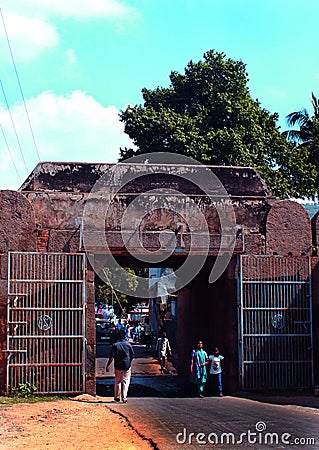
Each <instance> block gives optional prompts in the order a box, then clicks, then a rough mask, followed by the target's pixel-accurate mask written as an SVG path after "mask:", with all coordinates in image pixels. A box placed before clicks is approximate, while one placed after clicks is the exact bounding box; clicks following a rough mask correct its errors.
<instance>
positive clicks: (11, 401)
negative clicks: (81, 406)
mask: <svg viewBox="0 0 319 450" xmlns="http://www.w3.org/2000/svg"><path fill="white" fill-rule="evenodd" d="M57 400H68V397H66V396H62V395H30V396H28V397H16V396H10V397H7V396H0V407H1V406H10V405H16V404H19V403H39V402H55V401H57Z"/></svg>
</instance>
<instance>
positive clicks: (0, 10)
mask: <svg viewBox="0 0 319 450" xmlns="http://www.w3.org/2000/svg"><path fill="white" fill-rule="evenodd" d="M0 14H1V19H2V24H3V28H4V31H5V35H6V38H7V43H8V47H9V51H10V55H11V60H12V64H13V67H14V70H15V74H16V77H17V81H18V85H19V88H20V93H21V97H22V100H23V105H24V110H25V113H26V116H27V119H28V123H29V128H30V131H31V135H32V139H33V143H34V147H35V149H36V152H37V156H38V160H39V161H40V160H41V158H40V154H39V150H38V146H37V144H36V142H35V137H34V133H33V129H32V125H31V120H30V116H29V113H28V109H27V105H26V102H25V98H24V94H23V91H22V86H21V83H20V78H19V74H18V70H17V67H16V63H15V60H14V57H13V53H12V49H11V45H10V40H9V36H8V33H7V28H6V25H5V22H4V17H3V14H2V9H1V8H0Z"/></svg>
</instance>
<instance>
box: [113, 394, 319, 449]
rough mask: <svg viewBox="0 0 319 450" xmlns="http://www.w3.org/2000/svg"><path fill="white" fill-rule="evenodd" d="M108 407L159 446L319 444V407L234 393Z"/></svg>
mask: <svg viewBox="0 0 319 450" xmlns="http://www.w3.org/2000/svg"><path fill="white" fill-rule="evenodd" d="M108 407H109V408H110V409H111V410H113V411H115V412H118V413H120V414H121V415H122V416H124V417H126V418H127V420H128V421H129V422H130V424H131V425H132V426H133V427H134V428H135V429H136V430H137V431H138V432H139V433H140V434H141V435H143V436H145V438H147V439H149V440H150V441H151V442H153V443H154V448H156V449H160V450H176V449H184V448H185V449H186V448H187V449H199V448H205V449H210V448H218V449H224V448H225V449H247V448H255V449H267V448H276V449H281V448H286V449H287V448H291V447H294V448H296V447H299V448H303V449H305V448H312V449H313V448H319V411H318V410H316V409H311V408H304V407H300V406H279V405H271V404H266V403H261V402H256V401H253V400H247V399H242V398H235V397H224V398H204V399H199V398H179V399H176V398H130V399H129V403H127V404H116V403H111V404H109V405H108ZM191 433H194V434H191ZM199 433H203V434H199ZM211 433H213V434H211ZM223 433H226V434H224V435H223ZM243 433H246V434H245V435H244V434H243ZM267 433H272V435H270V434H268V435H267ZM308 438H313V439H315V442H316V443H315V445H313V444H312V443H308V444H306V441H304V440H303V439H308ZM227 439H228V440H227ZM295 439H301V440H299V441H296V440H295ZM197 440H198V441H199V442H200V441H201V443H199V442H198V441H197ZM240 440H241V441H242V442H239V441H240ZM204 441H206V444H204ZM213 443H216V444H215V445H213ZM298 443H303V445H297V444H298Z"/></svg>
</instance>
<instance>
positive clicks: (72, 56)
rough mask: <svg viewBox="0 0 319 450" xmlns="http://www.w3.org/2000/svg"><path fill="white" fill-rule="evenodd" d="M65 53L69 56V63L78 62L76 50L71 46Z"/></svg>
mask: <svg viewBox="0 0 319 450" xmlns="http://www.w3.org/2000/svg"><path fill="white" fill-rule="evenodd" d="M64 53H65V55H66V57H67V60H68V63H69V64H75V63H76V56H75V52H74V50H72V49H71V48H69V49H68V50H66V51H65V52H64Z"/></svg>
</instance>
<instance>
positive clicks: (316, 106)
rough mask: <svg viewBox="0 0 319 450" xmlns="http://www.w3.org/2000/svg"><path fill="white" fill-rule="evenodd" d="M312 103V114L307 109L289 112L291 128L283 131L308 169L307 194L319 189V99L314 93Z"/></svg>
mask: <svg viewBox="0 0 319 450" xmlns="http://www.w3.org/2000/svg"><path fill="white" fill-rule="evenodd" d="M311 104H312V108H313V111H312V115H310V114H309V113H308V111H307V109H302V110H300V111H295V112H292V113H290V114H288V116H287V117H286V120H287V125H288V127H289V128H290V129H289V130H287V131H284V132H283V135H284V136H285V137H286V138H287V141H288V142H290V143H292V144H294V146H295V147H294V152H295V153H296V154H298V155H299V160H300V161H302V162H303V165H302V167H303V168H307V169H308V174H305V177H304V182H305V184H306V196H313V195H314V194H315V193H317V194H318V191H319V100H318V99H317V98H316V97H315V95H314V94H313V93H312V94H311ZM295 126H297V127H298V128H294V127H295ZM307 175H308V178H306V176H307Z"/></svg>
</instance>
